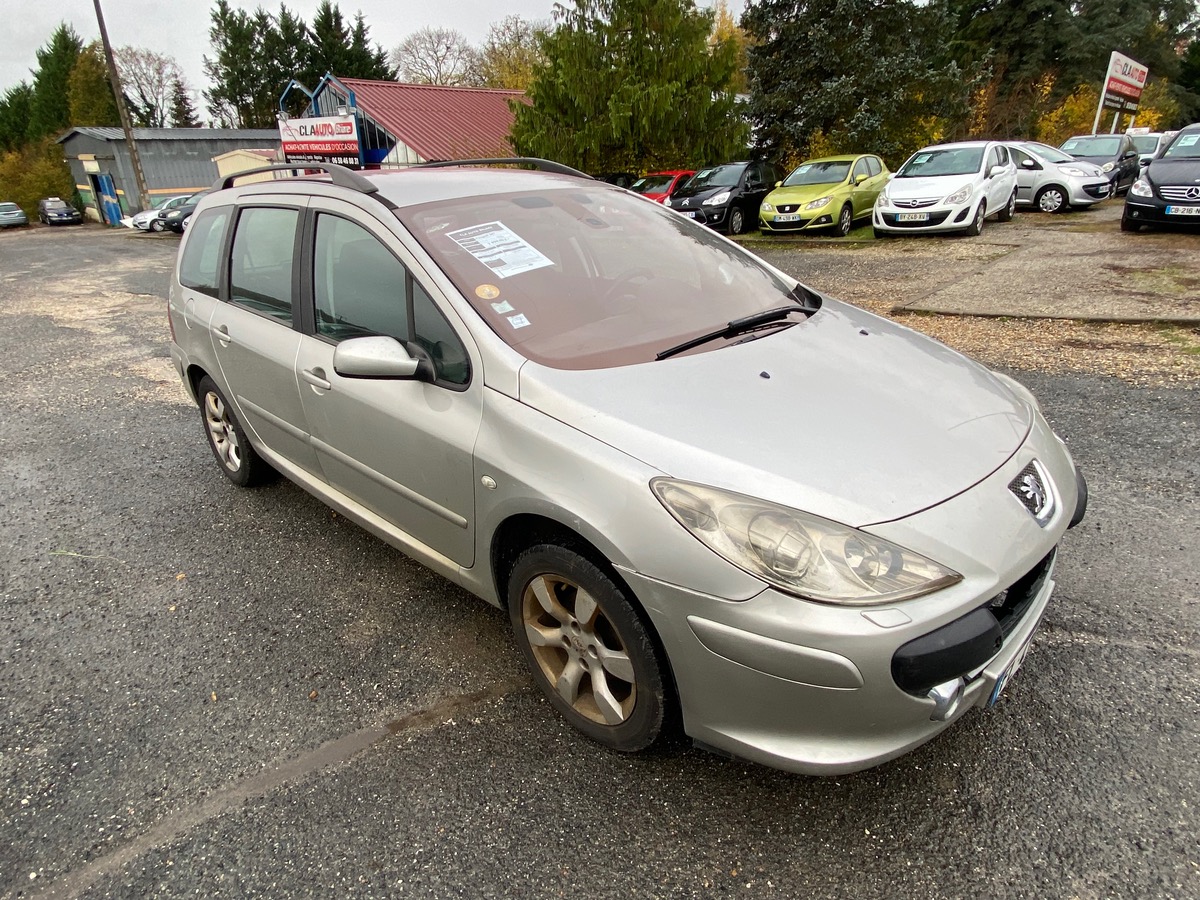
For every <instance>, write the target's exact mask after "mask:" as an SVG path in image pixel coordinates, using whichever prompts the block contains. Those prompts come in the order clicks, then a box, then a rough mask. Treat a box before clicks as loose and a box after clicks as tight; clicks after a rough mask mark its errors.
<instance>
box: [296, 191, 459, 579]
mask: <svg viewBox="0 0 1200 900" xmlns="http://www.w3.org/2000/svg"><path fill="white" fill-rule="evenodd" d="M308 233H309V239H308V241H307V242H306V244H307V246H308V247H309V248H311V252H308V253H306V257H305V261H304V272H305V279H306V284H305V298H306V299H305V307H306V320H307V324H306V331H307V332H308V333H307V334H306V335H305V336H304V337H303V338H302V339H301V341H300V350H299V354H298V356H297V358H296V366H295V368H296V375H297V378H298V379H299V383H300V395H301V398H302V403H303V407H304V412H305V417H306V420H307V422H308V427H309V429H310V430H311V433H312V442H313V446H314V448H315V449H316V452H317V455H318V458H319V460H320V465H321V467H322V469H323V471H324V472H325V474H326V478H327V480H328V481H329V483H330V484H331V485H332V486H334V487H336V488H337V489H338V490H340V491H342V492H343V493H345V494H347V495H349V496H350V497H352V498H354V499H355V500H357V501H358V502H359V503H361V504H363V505H364V506H366V507H367V508H369V509H370V510H372V511H373V512H375V513H377V514H378V515H380V516H382V517H383V518H384V519H386V520H387V521H389V522H390V523H392V524H393V525H394V526H396V527H398V528H400V529H401V530H403V531H405V532H406V533H408V534H409V535H411V536H412V537H414V538H416V539H417V540H418V541H420V542H421V543H423V544H425V545H427V546H429V547H431V548H432V549H433V550H435V551H436V552H438V553H440V554H441V555H443V556H445V557H447V558H449V559H451V560H453V561H454V562H455V563H458V564H459V565H463V566H469V565H471V564H472V563H473V561H474V514H475V476H474V462H473V460H474V456H473V454H474V448H475V440H476V437H477V435H478V434H479V427H480V421H481V419H482V414H483V378H482V373H480V372H479V371H478V369H479V365H478V361H477V359H474V360H473V358H472V353H471V352H469V351H468V349H467V348H468V347H469V346H472V345H471V344H470V343H469V342H468V341H464V340H463V339H462V337H461V336H460V334H462V333H465V329H463V328H461V323H459V327H457V328H456V327H455V326H453V325H452V324H451V322H452V321H456V319H455V317H454V316H453V314H450V315H447V313H445V312H443V310H442V308H441V304H440V303H439V302H438V301H437V300H435V296H436V294H435V293H434V292H433V291H431V290H430V289H429V288H427V287H426V279H425V278H424V277H423V273H422V272H421V270H420V269H419V267H418V266H417V265H416V263H415V261H414V260H413V258H412V257H411V256H410V255H409V254H408V253H407V251H406V250H405V248H404V247H403V245H402V244H401V243H400V242H399V240H398V239H397V238H396V237H395V235H392V234H390V233H389V232H388V230H387V229H386V227H385V226H384V225H383V223H382V222H380V221H379V220H377V219H375V218H374V217H372V216H368V215H366V214H365V213H364V212H363V211H362V210H360V209H358V208H357V207H355V206H352V205H350V204H348V203H345V202H343V201H339V200H336V199H327V198H313V199H312V201H311V207H310V217H309V223H308ZM368 335H383V336H387V337H392V338H395V339H396V340H398V341H400V342H401V343H402V344H404V345H405V346H406V348H407V349H408V350H409V352H410V354H411V355H413V356H423V357H425V358H426V360H427V361H428V363H429V365H430V367H431V368H432V370H433V372H434V373H435V376H436V377H435V378H434V380H433V381H432V383H431V382H429V381H418V380H398V379H376V378H345V377H342V376H341V375H339V374H338V373H337V372H336V371H335V370H334V365H333V359H334V352H335V351H336V349H337V346H338V344H339V343H341V342H342V341H344V340H348V339H350V338H354V337H362V336H368Z"/></svg>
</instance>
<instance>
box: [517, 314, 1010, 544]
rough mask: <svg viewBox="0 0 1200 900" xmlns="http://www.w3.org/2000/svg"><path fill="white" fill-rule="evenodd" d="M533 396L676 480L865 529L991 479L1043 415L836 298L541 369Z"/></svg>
mask: <svg viewBox="0 0 1200 900" xmlns="http://www.w3.org/2000/svg"><path fill="white" fill-rule="evenodd" d="M520 395H521V402H522V403H525V404H527V405H529V406H531V407H533V408H535V409H537V410H540V411H541V412H543V413H545V414H546V415H548V416H551V417H553V418H555V419H558V420H560V421H562V422H565V423H566V424H568V425H571V426H572V427H574V428H576V429H578V430H579V431H581V432H583V433H585V434H587V435H590V436H591V437H594V438H596V439H597V440H600V441H603V442H604V443H606V444H609V445H611V446H613V447H616V448H618V449H620V450H621V451H623V452H625V453H627V454H629V455H630V456H633V457H635V458H637V459H639V460H641V461H642V462H644V463H646V464H647V465H650V466H652V467H654V468H655V469H658V470H659V471H661V472H663V473H665V474H667V475H669V476H672V477H675V478H680V479H683V480H687V481H695V482H699V483H703V484H708V485H712V486H715V487H721V488H725V489H728V490H733V491H737V492H740V493H743V494H748V495H751V496H755V497H760V498H763V499H767V500H772V501H775V502H778V503H783V504H785V505H788V506H791V507H793V508H796V509H802V510H805V511H808V512H810V513H814V514H816V515H820V516H825V517H827V518H830V519H833V520H836V521H839V522H842V523H845V524H849V525H854V526H860V527H861V526H863V525H869V524H874V523H879V522H885V521H890V520H893V519H898V518H902V517H904V516H908V515H911V514H913V513H916V512H919V511H920V510H923V509H927V508H928V507H930V506H933V505H935V504H937V503H940V502H942V501H944V500H946V499H948V498H949V497H952V496H954V495H956V494H958V493H961V492H962V491H964V490H966V489H967V488H969V487H971V486H972V485H974V484H977V483H978V482H979V481H981V480H982V479H984V478H986V477H987V476H988V475H990V474H991V473H992V472H994V471H995V470H996V469H998V468H999V467H1000V466H1001V465H1003V464H1004V462H1005V461H1006V460H1008V459H1009V458H1010V457H1011V456H1012V454H1013V453H1014V452H1016V450H1017V448H1018V447H1019V446H1020V445H1021V443H1022V442H1023V441H1024V439H1025V437H1026V435H1027V434H1028V432H1029V428H1030V425H1031V423H1032V416H1033V413H1032V410H1031V409H1030V407H1029V406H1028V404H1027V403H1025V401H1023V400H1022V399H1020V398H1019V397H1017V396H1016V395H1015V394H1014V393H1013V392H1012V391H1011V390H1010V389H1009V388H1008V387H1006V386H1005V385H1004V384H1003V383H1002V382H1001V381H1000V380H999V379H998V378H996V377H995V376H994V375H992V374H991V373H990V372H989V371H988V370H987V369H985V368H984V367H982V366H980V365H979V364H977V363H975V362H972V361H971V360H969V359H967V358H966V357H964V356H962V355H960V354H958V353H956V352H954V351H953V350H951V349H949V348H948V347H946V346H944V345H942V344H939V343H937V342H936V341H933V340H931V339H929V338H926V337H924V336H923V335H919V334H917V333H915V332H912V331H910V330H908V329H906V328H904V327H902V326H900V325H897V324H895V323H892V322H889V321H887V320H884V319H880V318H878V317H876V316H873V315H871V314H869V313H866V312H863V311H861V310H858V309H855V308H854V307H851V306H847V305H845V304H842V303H839V302H838V301H835V300H826V302H825V304H824V306H823V308H822V310H821V311H820V312H819V313H817V314H816V315H815V316H813V317H812V318H811V319H808V320H807V321H802V322H800V323H798V324H796V325H794V326H792V327H790V328H786V329H784V330H782V331H778V332H774V333H772V334H770V335H769V336H767V337H764V338H761V339H759V340H754V341H748V342H746V343H744V344H734V345H728V346H725V347H721V348H719V349H716V350H713V351H711V352H702V353H696V354H693V355H689V356H677V357H673V358H671V359H668V360H663V361H661V362H651V363H643V364H640V365H633V366H626V367H620V368H615V369H597V370H582V371H581V370H561V369H552V368H548V367H545V366H541V365H538V364H536V363H532V362H527V363H525V365H524V366H523V367H522V369H521V374H520Z"/></svg>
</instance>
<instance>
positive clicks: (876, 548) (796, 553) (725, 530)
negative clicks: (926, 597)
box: [650, 478, 962, 606]
mask: <svg viewBox="0 0 1200 900" xmlns="http://www.w3.org/2000/svg"><path fill="white" fill-rule="evenodd" d="M650 487H651V489H652V490H653V491H654V493H655V495H656V496H657V497H658V499H659V501H660V502H661V503H662V505H663V506H665V507H666V508H667V511H668V512H670V513H671V515H672V516H674V517H675V519H676V521H678V522H679V524H681V525H682V526H683V527H684V528H686V529H687V530H688V531H690V532H691V533H692V536H693V537H695V538H696V539H697V540H699V541H700V542H701V543H702V544H704V545H705V546H706V547H708V548H709V549H710V550H712V551H713V552H714V553H716V554H717V555H718V556H721V557H722V558H724V559H726V560H728V561H729V562H731V563H733V565H735V566H737V567H738V568H739V569H742V570H744V571H746V572H749V573H750V574H751V575H754V576H756V577H758V578H761V579H763V580H764V581H766V582H768V583H769V584H771V585H773V586H774V587H777V588H779V589H780V590H783V591H786V592H788V593H789V594H795V595H796V596H798V597H805V598H807V599H810V600H817V601H820V602H822V603H836V604H840V605H846V606H864V605H869V604H877V603H893V602H896V601H898V600H907V599H909V598H911V597H919V596H921V595H922V594H928V593H930V592H931V591H936V590H938V589H940V588H944V587H948V586H949V585H952V584H955V583H957V582H959V581H961V580H962V576H961V575H959V574H958V573H957V572H954V571H952V570H950V569H947V568H945V567H944V566H940V565H938V564H937V563H935V562H934V561H933V560H931V559H926V558H925V557H924V556H921V555H920V554H918V553H913V552H912V551H911V550H905V549H904V548H903V547H899V546H897V545H896V544H893V543H891V542H890V541H885V540H883V539H882V538H878V537H875V536H874V535H871V534H867V533H866V532H863V531H859V530H858V529H855V528H851V527H849V526H848V525H839V524H838V523H837V522H831V521H830V520H828V519H822V518H819V517H818V516H813V515H809V514H808V513H803V512H800V511H799V510H795V509H790V508H788V507H786V506H780V505H779V504H776V503H769V502H768V501H766V500H756V499H754V498H753V497H747V496H744V495H742V494H735V493H732V492H731V491H724V490H720V489H718V488H712V487H706V486H704V485H700V484H692V483H691V482H686V481H674V480H672V479H670V478H655V479H654V480H653V481H651V482H650Z"/></svg>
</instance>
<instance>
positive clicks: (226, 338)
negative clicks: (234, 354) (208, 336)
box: [213, 325, 233, 347]
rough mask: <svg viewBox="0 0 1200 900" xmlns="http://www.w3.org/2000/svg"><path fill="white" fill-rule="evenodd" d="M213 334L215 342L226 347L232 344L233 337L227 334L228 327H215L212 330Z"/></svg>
mask: <svg viewBox="0 0 1200 900" xmlns="http://www.w3.org/2000/svg"><path fill="white" fill-rule="evenodd" d="M213 333H214V334H215V335H216V336H217V340H218V341H220V342H221V343H222V344H223V345H224V346H226V347H228V346H229V345H230V344H231V343H232V342H233V337H232V336H231V335H230V334H229V326H228V325H217V326H216V327H214V328H213Z"/></svg>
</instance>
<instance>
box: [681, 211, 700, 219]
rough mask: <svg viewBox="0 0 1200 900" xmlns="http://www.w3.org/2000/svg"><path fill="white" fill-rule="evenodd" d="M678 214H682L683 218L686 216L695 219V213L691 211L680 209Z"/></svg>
mask: <svg viewBox="0 0 1200 900" xmlns="http://www.w3.org/2000/svg"><path fill="white" fill-rule="evenodd" d="M680 212H681V213H683V214H684V215H685V216H687V217H688V218H689V219H694V218H696V213H695V212H694V211H693V210H690V209H681V210H680Z"/></svg>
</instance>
